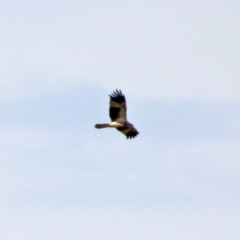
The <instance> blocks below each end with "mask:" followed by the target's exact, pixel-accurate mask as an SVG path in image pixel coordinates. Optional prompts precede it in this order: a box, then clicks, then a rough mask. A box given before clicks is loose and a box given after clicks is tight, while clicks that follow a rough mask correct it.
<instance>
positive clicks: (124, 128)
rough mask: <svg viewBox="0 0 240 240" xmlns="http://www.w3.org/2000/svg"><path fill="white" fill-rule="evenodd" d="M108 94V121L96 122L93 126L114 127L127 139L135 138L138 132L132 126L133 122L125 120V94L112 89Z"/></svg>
mask: <svg viewBox="0 0 240 240" xmlns="http://www.w3.org/2000/svg"><path fill="white" fill-rule="evenodd" d="M109 96H110V108H109V116H110V118H111V120H112V121H111V122H110V123H101V124H96V125H95V128H107V127H111V128H116V129H117V130H118V131H120V132H121V133H123V134H124V135H125V136H126V137H127V139H128V138H130V139H131V138H135V137H136V136H137V135H138V134H139V132H138V131H137V129H136V128H134V126H133V124H131V123H130V122H128V121H127V103H126V99H125V96H124V95H123V94H122V92H121V90H117V89H116V91H114V92H113V93H112V94H111V95H109Z"/></svg>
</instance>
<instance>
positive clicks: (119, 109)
mask: <svg viewBox="0 0 240 240" xmlns="http://www.w3.org/2000/svg"><path fill="white" fill-rule="evenodd" d="M109 96H110V108H109V116H110V118H111V120H112V121H115V120H116V119H118V118H123V119H124V120H127V104H126V99H125V96H124V95H123V94H122V92H121V90H117V89H116V91H115V92H113V93H112V94H111V95H109Z"/></svg>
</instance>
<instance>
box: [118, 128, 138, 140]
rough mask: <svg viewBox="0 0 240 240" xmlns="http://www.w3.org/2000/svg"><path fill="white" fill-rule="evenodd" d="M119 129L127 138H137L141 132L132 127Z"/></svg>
mask: <svg viewBox="0 0 240 240" xmlns="http://www.w3.org/2000/svg"><path fill="white" fill-rule="evenodd" d="M117 130H118V131H120V132H121V133H123V134H124V135H125V136H126V137H127V139H128V138H130V139H131V138H135V137H136V136H137V135H138V134H139V132H138V130H137V129H136V128H130V127H119V128H117Z"/></svg>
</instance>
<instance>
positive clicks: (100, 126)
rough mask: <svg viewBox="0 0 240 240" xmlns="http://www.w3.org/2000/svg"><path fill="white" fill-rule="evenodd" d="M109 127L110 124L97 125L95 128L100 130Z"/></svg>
mask: <svg viewBox="0 0 240 240" xmlns="http://www.w3.org/2000/svg"><path fill="white" fill-rule="evenodd" d="M107 127H109V123H99V124H96V125H95V128H98V129H100V128H107Z"/></svg>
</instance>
